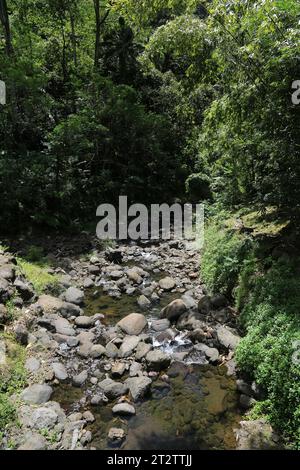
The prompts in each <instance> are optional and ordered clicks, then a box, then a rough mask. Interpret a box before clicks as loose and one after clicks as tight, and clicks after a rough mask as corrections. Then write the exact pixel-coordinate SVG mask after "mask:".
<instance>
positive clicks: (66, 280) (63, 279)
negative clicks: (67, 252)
mask: <svg viewBox="0 0 300 470" xmlns="http://www.w3.org/2000/svg"><path fill="white" fill-rule="evenodd" d="M59 282H60V284H61V285H62V286H63V287H65V288H68V287H71V285H72V277H71V276H70V275H69V274H63V275H62V276H60V278H59Z"/></svg>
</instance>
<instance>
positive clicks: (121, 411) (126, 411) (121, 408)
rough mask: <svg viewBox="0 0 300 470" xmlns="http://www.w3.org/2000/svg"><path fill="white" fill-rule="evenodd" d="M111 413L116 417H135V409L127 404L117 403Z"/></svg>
mask: <svg viewBox="0 0 300 470" xmlns="http://www.w3.org/2000/svg"><path fill="white" fill-rule="evenodd" d="M112 412H113V413H114V414H116V415H121V416H127V415H131V416H132V415H135V408H134V406H133V405H130V404H129V403H119V404H118V405H115V406H114V407H113V409H112Z"/></svg>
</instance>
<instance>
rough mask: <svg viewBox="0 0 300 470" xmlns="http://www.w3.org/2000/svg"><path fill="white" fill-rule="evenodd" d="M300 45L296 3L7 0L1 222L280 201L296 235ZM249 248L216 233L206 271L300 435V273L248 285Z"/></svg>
mask: <svg viewBox="0 0 300 470" xmlns="http://www.w3.org/2000/svg"><path fill="white" fill-rule="evenodd" d="M299 52H300V4H299V2H298V1H297V0H257V1H245V0H238V1H237V0H228V1H224V0H203V1H200V0H146V1H136V0H43V1H41V0H0V80H3V81H5V83H6V86H7V104H6V105H5V106H1V105H0V190H1V198H0V226H1V229H2V230H10V231H12V232H15V231H16V230H20V231H26V230H27V229H28V228H30V227H33V226H36V225H37V226H39V227H40V226H43V227H45V226H47V227H48V228H49V227H51V228H59V229H64V230H66V229H67V228H68V229H69V228H70V227H71V228H75V227H78V226H82V225H83V223H84V222H86V221H89V220H91V219H93V218H94V216H95V211H96V207H97V206H98V205H99V204H101V203H102V202H115V201H116V200H117V198H118V196H119V195H123V194H127V195H128V198H129V201H130V202H131V201H134V202H144V203H153V202H161V203H162V202H171V201H173V200H174V199H175V198H176V199H180V200H181V201H186V200H188V201H192V202H197V201H199V200H208V201H210V202H211V201H213V202H216V203H217V204H218V207H222V208H224V207H225V208H226V210H228V211H232V210H233V209H234V210H236V209H237V208H239V207H240V206H251V207H255V208H256V209H257V210H259V211H260V213H261V215H262V216H263V217H264V216H265V214H266V211H267V208H268V207H270V206H272V208H273V210H275V211H278V212H280V213H281V214H285V216H287V217H288V219H289V220H290V221H291V222H292V223H293V227H294V230H296V229H298V228H299V215H300V211H299V209H300V185H299V180H300V152H299V144H300V141H299V139H300V132H299V124H300V119H299V112H300V105H299V106H297V105H295V104H293V103H292V99H291V95H292V92H293V90H292V83H293V82H294V81H295V80H297V79H298V80H299V79H300V76H299V69H300V68H299V60H300V59H299V58H300V53H299ZM295 233H296V232H295ZM251 250H252V247H251V246H250V245H249V240H248V239H245V238H244V237H241V236H239V235H237V234H236V233H235V234H233V232H228V230H226V229H224V227H222V226H220V225H217V226H215V225H214V226H212V227H211V228H209V229H208V231H207V246H206V252H205V254H204V259H203V275H204V278H205V280H206V281H207V284H208V286H209V287H210V288H211V289H214V290H218V291H222V292H224V293H226V294H227V295H229V296H231V297H235V298H236V301H237V306H238V307H239V308H240V309H241V310H242V311H243V314H242V321H243V327H244V328H245V330H246V331H247V332H248V335H247V336H246V338H245V340H244V341H243V342H242V345H241V347H240V350H239V361H240V364H241V366H242V367H243V369H244V370H245V371H247V373H249V374H251V375H252V376H254V377H255V378H256V380H257V381H258V382H259V383H260V384H262V385H263V387H264V388H265V389H266V390H267V393H268V400H270V401H271V405H270V407H269V415H270V416H271V418H272V419H273V421H274V422H275V423H276V424H277V425H279V427H280V428H281V429H283V430H284V431H286V432H287V435H289V436H292V437H293V439H295V440H296V437H295V436H296V434H297V426H299V407H298V404H297V406H296V407H295V403H296V398H297V396H298V398H299V389H298V388H297V385H295V384H296V383H297V379H299V377H296V376H297V373H298V372H299V370H298V369H297V370H296V369H295V368H294V366H292V365H291V361H290V360H291V341H292V340H293V339H294V338H296V337H297V335H296V332H297V331H299V321H298V319H297V315H298V307H299V301H298V297H299V296H298V294H297V292H296V291H297V289H296V281H297V280H298V279H299V276H298V273H297V270H296V266H294V265H292V264H289V265H288V266H282V265H277V264H273V261H270V263H269V265H268V266H267V267H266V266H263V269H262V273H263V274H262V276H261V277H259V276H258V278H257V279H255V280H254V281H253V280H252V277H251V273H252V270H253V269H254V268H253V267H254V266H256V263H255V254H254V252H253V251H251ZM270 266H271V267H270ZM25 267H26V266H25V265H24V268H25ZM255 269H256V268H255ZM35 275H36V273H35ZM285 282H286V283H288V285H289V290H286V291H285V289H286V284H285ZM237 287H239V288H238V289H235V288H237ZM283 291H285V292H288V295H285V296H283V295H282V292H283ZM246 294H247V295H248V294H249V302H246V300H245V298H247V299H248V297H245V295H246ZM291 298H292V299H294V300H291ZM297 334H298V333H297ZM249 351H252V353H253V354H249ZM298 398H297V399H298ZM292 403H293V404H294V405H293V406H294V409H292V408H293V406H292ZM297 403H298V402H297ZM1 406H3V405H1Z"/></svg>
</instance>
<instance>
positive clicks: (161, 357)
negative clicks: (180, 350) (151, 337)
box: [146, 349, 171, 372]
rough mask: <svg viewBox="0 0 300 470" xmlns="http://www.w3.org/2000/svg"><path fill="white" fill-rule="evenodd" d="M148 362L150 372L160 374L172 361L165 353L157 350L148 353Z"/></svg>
mask: <svg viewBox="0 0 300 470" xmlns="http://www.w3.org/2000/svg"><path fill="white" fill-rule="evenodd" d="M146 362H147V365H148V368H149V369H150V370H154V371H157V372H159V371H161V370H163V369H167V368H168V367H169V365H170V362H171V359H170V357H169V356H168V355H167V354H166V353H164V352H163V351H160V350H159V349H155V350H153V351H150V352H148V354H147V356H146Z"/></svg>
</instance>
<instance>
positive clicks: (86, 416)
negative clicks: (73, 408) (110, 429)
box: [82, 411, 95, 423]
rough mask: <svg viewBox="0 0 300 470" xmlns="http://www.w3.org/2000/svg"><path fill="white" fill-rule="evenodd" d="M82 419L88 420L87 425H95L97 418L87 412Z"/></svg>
mask: <svg viewBox="0 0 300 470" xmlns="http://www.w3.org/2000/svg"><path fill="white" fill-rule="evenodd" d="M82 417H83V419H85V420H86V422H87V423H93V422H94V421H95V416H94V415H93V413H91V412H90V411H85V412H84V413H83V415H82Z"/></svg>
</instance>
